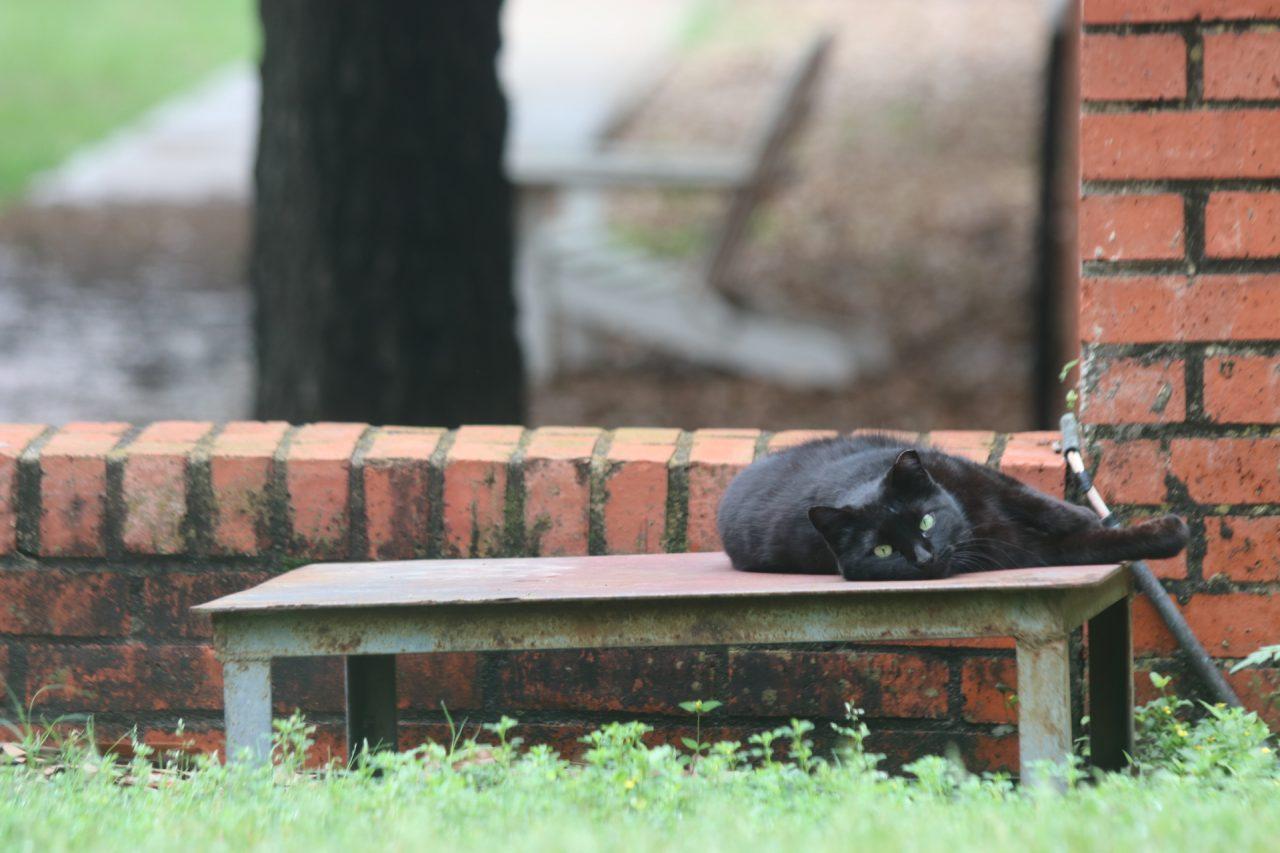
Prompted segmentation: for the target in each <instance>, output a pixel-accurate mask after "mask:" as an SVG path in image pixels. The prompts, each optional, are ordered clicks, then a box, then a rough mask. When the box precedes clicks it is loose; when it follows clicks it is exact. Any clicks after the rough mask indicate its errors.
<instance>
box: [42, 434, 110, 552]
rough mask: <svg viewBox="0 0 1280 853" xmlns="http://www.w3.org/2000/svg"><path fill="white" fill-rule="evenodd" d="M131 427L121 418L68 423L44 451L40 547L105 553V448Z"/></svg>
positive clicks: (43, 550)
mask: <svg viewBox="0 0 1280 853" xmlns="http://www.w3.org/2000/svg"><path fill="white" fill-rule="evenodd" d="M128 430H129V425H128V424H123V423H72V424H67V425H66V426H64V427H63V428H62V429H60V430H58V432H57V433H56V434H55V435H54V436H53V438H51V439H49V441H48V443H47V444H45V446H44V448H43V449H42V450H41V452H40V553H41V554H42V555H45V556H56V557H102V556H105V555H106V553H107V543H106V541H105V537H104V533H105V523H106V515H107V454H108V453H110V452H111V450H112V448H114V447H115V445H116V442H118V441H119V440H120V438H121V437H122V436H123V435H124V434H125V433H126V432H128Z"/></svg>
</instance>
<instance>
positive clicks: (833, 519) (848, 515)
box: [809, 506, 857, 549]
mask: <svg viewBox="0 0 1280 853" xmlns="http://www.w3.org/2000/svg"><path fill="white" fill-rule="evenodd" d="M856 519H857V515H856V514H855V513H854V511H853V510H850V509H845V508H841V507H834V506H811V507H809V523H810V524H812V525H813V526H814V528H815V529H816V530H817V531H818V532H819V533H821V534H822V538H823V539H825V540H826V541H827V544H828V545H830V546H832V548H833V549H836V548H838V547H839V546H840V543H841V542H842V541H843V540H844V537H845V535H846V534H847V533H848V532H849V531H850V530H852V529H853V527H854V526H855V524H856Z"/></svg>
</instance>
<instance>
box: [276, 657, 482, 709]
mask: <svg viewBox="0 0 1280 853" xmlns="http://www.w3.org/2000/svg"><path fill="white" fill-rule="evenodd" d="M479 661H480V656H479V655H478V654H476V653H475V652H449V653H443V654H431V655H397V656H396V694H397V696H396V705H397V707H399V708H400V709H401V710H402V711H403V710H410V709H412V710H414V711H426V712H436V711H439V710H440V709H441V703H443V704H444V707H445V708H447V709H448V710H449V711H450V712H451V713H452V712H453V711H471V710H475V709H477V708H479V707H480V705H481V691H480V676H479ZM343 679H344V676H343V664H342V658H339V657H313V658H288V659H280V660H277V661H276V662H275V663H274V664H272V670H271V683H272V696H273V703H274V706H275V710H276V713H278V714H291V713H293V712H294V711H295V710H301V711H302V712H303V713H304V714H308V715H312V716H314V715H316V714H328V713H341V712H342V710H343V708H344V702H345V699H344V688H343Z"/></svg>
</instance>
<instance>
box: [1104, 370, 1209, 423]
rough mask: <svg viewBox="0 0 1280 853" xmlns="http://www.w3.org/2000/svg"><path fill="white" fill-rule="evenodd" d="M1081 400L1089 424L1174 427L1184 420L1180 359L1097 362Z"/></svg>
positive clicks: (1184, 402)
mask: <svg viewBox="0 0 1280 853" xmlns="http://www.w3.org/2000/svg"><path fill="white" fill-rule="evenodd" d="M1091 373H1094V374H1095V377H1096V378H1093V381H1091V382H1090V383H1089V384H1088V386H1087V387H1086V390H1085V393H1084V394H1083V395H1082V397H1081V401H1080V402H1081V408H1080V411H1081V416H1082V417H1083V418H1084V419H1085V420H1086V421H1088V422H1089V423H1092V424H1164V423H1178V422H1180V421H1182V420H1184V419H1185V418H1186V416H1187V395H1186V364H1185V363H1184V362H1183V361H1182V360H1181V359H1173V358H1166V359H1160V360H1158V361H1147V360H1145V359H1137V358H1117V359H1114V360H1111V361H1103V362H1101V369H1100V370H1097V371H1091Z"/></svg>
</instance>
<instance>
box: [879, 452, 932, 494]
mask: <svg viewBox="0 0 1280 853" xmlns="http://www.w3.org/2000/svg"><path fill="white" fill-rule="evenodd" d="M889 488H890V489H891V490H893V491H895V492H898V493H900V494H907V495H918V494H923V493H927V492H930V491H933V488H934V485H933V478H932V477H930V476H929V472H928V471H927V470H926V469H925V467H924V462H922V461H921V460H920V454H919V453H917V452H916V451H914V450H904V451H902V452H901V453H899V454H898V458H897V459H896V460H895V461H894V463H893V467H892V468H890V469H889Z"/></svg>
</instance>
